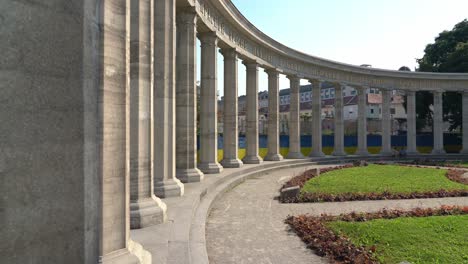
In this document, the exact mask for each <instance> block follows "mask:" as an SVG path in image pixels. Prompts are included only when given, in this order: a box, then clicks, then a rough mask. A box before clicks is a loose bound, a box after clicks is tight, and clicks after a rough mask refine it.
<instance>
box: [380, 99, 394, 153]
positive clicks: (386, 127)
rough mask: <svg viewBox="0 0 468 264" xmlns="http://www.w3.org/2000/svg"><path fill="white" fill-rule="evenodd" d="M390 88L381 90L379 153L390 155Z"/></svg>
mask: <svg viewBox="0 0 468 264" xmlns="http://www.w3.org/2000/svg"><path fill="white" fill-rule="evenodd" d="M391 100H392V90H382V149H381V150H380V154H381V155H384V156H387V155H392V123H391V122H392V119H391V114H390V105H391Z"/></svg>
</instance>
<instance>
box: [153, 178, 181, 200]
mask: <svg viewBox="0 0 468 264" xmlns="http://www.w3.org/2000/svg"><path fill="white" fill-rule="evenodd" d="M154 194H155V195H156V196H158V197H161V198H168V197H177V196H182V195H184V184H183V183H181V182H180V181H179V179H172V180H167V181H160V182H156V183H155V184H154Z"/></svg>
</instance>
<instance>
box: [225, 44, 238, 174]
mask: <svg viewBox="0 0 468 264" xmlns="http://www.w3.org/2000/svg"><path fill="white" fill-rule="evenodd" d="M221 53H222V54H223V55H224V105H223V106H224V110H223V112H224V129H223V139H224V151H223V152H224V157H223V160H222V161H221V165H222V166H223V167H224V168H240V167H241V166H242V164H243V163H242V161H241V160H240V159H238V158H237V153H238V150H239V146H238V138H239V133H238V126H237V121H238V120H237V108H238V105H237V53H236V50H235V49H223V50H221Z"/></svg>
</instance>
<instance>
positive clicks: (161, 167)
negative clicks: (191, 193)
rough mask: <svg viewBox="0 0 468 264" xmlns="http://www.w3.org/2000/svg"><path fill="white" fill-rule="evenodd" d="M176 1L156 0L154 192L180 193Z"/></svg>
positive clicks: (157, 193) (163, 195) (164, 194)
mask: <svg viewBox="0 0 468 264" xmlns="http://www.w3.org/2000/svg"><path fill="white" fill-rule="evenodd" d="M175 44H176V39H175V0H154V92H153V96H154V101H153V102H154V106H153V119H154V129H153V133H154V140H153V142H154V145H153V158H154V193H155V194H156V196H159V197H172V196H181V195H183V194H184V185H183V184H182V183H181V182H180V181H179V180H178V179H177V178H176V176H175V175H176V170H175V168H176V167H175V158H176V155H175V154H176V147H175V135H176V131H175V126H176V120H175V91H176V87H175Z"/></svg>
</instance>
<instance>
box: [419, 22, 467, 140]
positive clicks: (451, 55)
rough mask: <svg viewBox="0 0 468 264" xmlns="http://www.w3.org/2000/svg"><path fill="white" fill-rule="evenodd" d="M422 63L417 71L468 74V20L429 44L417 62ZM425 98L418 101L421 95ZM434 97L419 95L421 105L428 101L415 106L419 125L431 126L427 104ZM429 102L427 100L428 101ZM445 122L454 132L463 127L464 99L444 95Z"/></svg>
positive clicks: (452, 95)
mask: <svg viewBox="0 0 468 264" xmlns="http://www.w3.org/2000/svg"><path fill="white" fill-rule="evenodd" d="M416 61H417V62H418V64H419V68H418V69H417V71H422V72H463V73H465V72H468V20H466V19H465V20H463V21H461V22H460V23H458V24H456V25H455V27H454V28H453V29H452V30H450V31H443V32H442V33H440V34H439V36H438V37H436V39H435V42H434V43H432V44H428V45H427V46H426V49H425V50H424V56H423V57H422V58H421V59H417V60H416ZM420 95H421V96H424V98H419V96H420ZM429 96H430V97H431V98H432V95H430V94H427V93H426V94H422V93H418V100H417V101H418V102H425V103H424V104H421V103H420V104H421V105H420V106H419V107H418V105H417V106H416V112H417V114H418V119H420V120H421V121H420V124H419V125H420V126H424V125H430V124H431V123H432V110H430V109H429V105H430V104H428V103H427V102H430V101H432V99H431V98H429ZM426 100H427V101H426ZM443 109H444V121H448V122H449V123H450V127H449V130H451V131H452V130H455V129H457V128H459V127H461V124H462V101H461V96H460V95H459V94H458V93H455V92H446V93H444V104H443Z"/></svg>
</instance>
